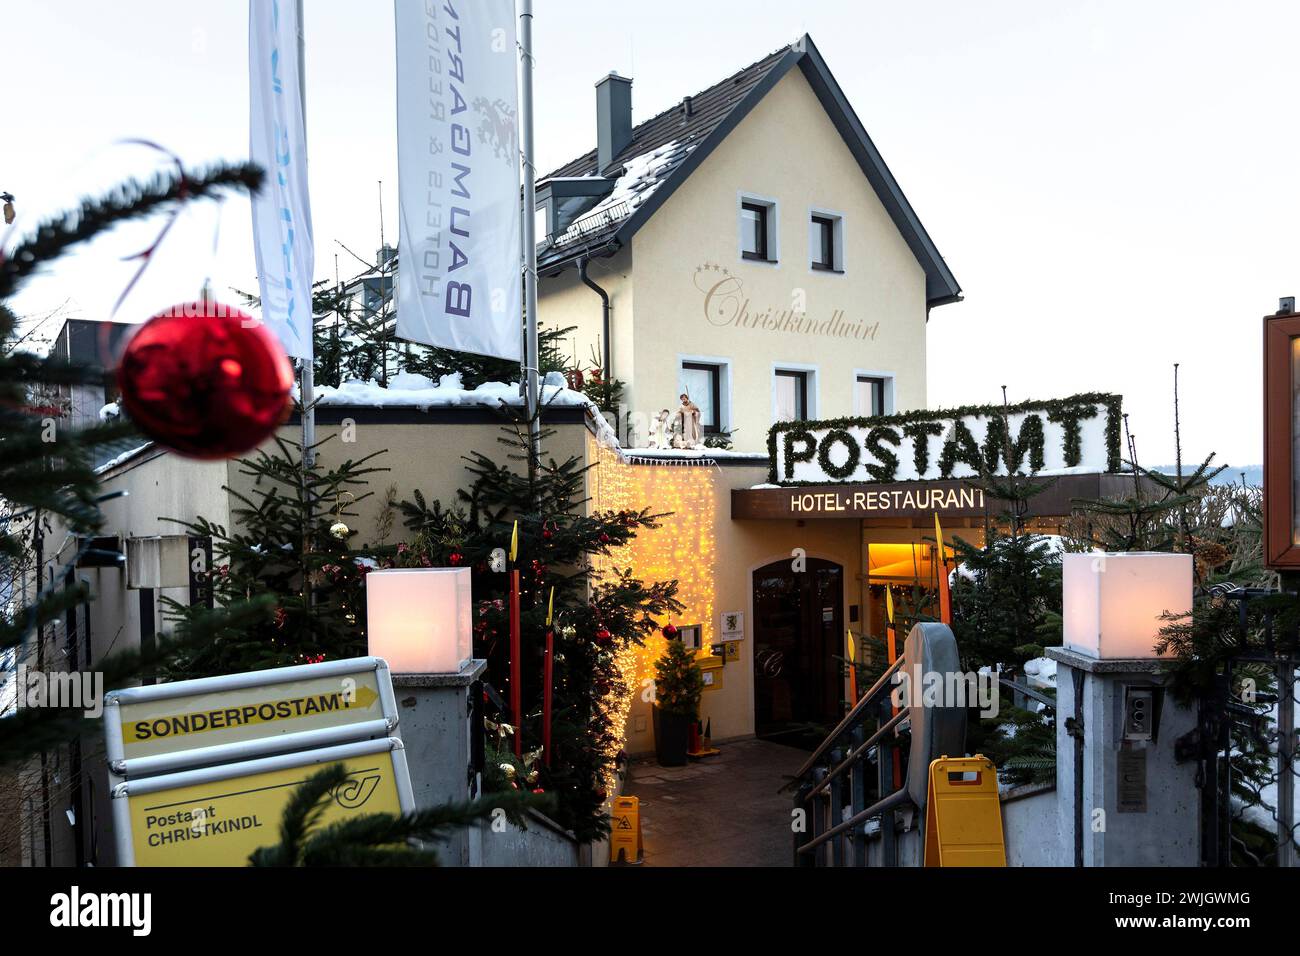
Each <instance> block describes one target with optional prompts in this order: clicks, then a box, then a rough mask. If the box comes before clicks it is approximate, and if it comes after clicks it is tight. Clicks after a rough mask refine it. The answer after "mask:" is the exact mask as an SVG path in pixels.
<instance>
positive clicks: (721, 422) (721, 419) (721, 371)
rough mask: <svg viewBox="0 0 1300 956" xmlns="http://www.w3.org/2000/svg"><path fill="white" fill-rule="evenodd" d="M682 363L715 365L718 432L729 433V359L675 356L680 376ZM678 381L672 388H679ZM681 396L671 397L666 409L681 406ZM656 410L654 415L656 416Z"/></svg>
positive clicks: (715, 356) (713, 356)
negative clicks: (716, 371) (716, 372)
mask: <svg viewBox="0 0 1300 956" xmlns="http://www.w3.org/2000/svg"><path fill="white" fill-rule="evenodd" d="M683 362H695V363H697V364H699V365H716V366H718V431H720V432H722V433H723V434H726V433H728V432H730V431H731V359H729V358H723V357H722V356H719V355H686V354H684V353H680V352H679V353H678V354H677V373H678V375H679V376H680V374H681V371H682V363H683ZM678 381H680V379H677V380H675V382H674V385H673V387H674V388H680V387H681V386H680V385H678V384H677V382H678ZM681 401H682V399H681V395H680V393H679V394H676V395H674V396H673V404H671V405H669V406H668V407H669V408H670V409H671V408H676V407H677V406H678V405H680V404H681ZM658 413H659V412H658V409H656V410H655V413H654V414H656V415H657V414H658ZM710 434H711V433H710Z"/></svg>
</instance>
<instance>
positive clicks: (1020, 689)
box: [998, 677, 1056, 708]
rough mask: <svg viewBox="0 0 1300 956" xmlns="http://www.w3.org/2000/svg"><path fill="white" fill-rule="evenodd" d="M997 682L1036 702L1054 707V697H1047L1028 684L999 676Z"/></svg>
mask: <svg viewBox="0 0 1300 956" xmlns="http://www.w3.org/2000/svg"><path fill="white" fill-rule="evenodd" d="M998 683H999V684H1001V685H1002V686H1003V687H1010V688H1011V689H1012V690H1013V691H1015V692H1016V693H1017V694H1023V695H1024V696H1025V697H1028V698H1029V699H1030V700H1036V701H1038V703H1040V704H1046V705H1047V706H1048V707H1053V708H1054V707H1056V700H1055V699H1054V698H1052V697H1048V696H1047V695H1046V694H1044V693H1042V692H1041V691H1038V690H1035V689H1034V688H1032V687H1030V686H1029V685H1028V684H1022V683H1020V682H1019V681H1017V680H1012V679H1011V678H1010V677H999V678H998Z"/></svg>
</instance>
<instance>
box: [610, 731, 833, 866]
mask: <svg viewBox="0 0 1300 956" xmlns="http://www.w3.org/2000/svg"><path fill="white" fill-rule="evenodd" d="M718 747H719V749H720V750H721V751H722V752H721V753H720V754H718V755H717V756H715V757H706V758H704V759H703V760H698V761H694V760H693V761H691V762H690V763H688V764H687V765H686V766H685V767H661V766H659V764H658V763H656V762H655V759H654V757H653V756H650V757H647V758H638V759H636V760H633V761H632V763H631V768H630V769H631V773H630V775H629V779H628V782H627V785H626V786H625V787H624V793H626V794H627V795H628V796H633V797H639V798H640V799H641V833H642V838H643V840H644V842H645V863H644V864H643V865H644V866H789V865H790V854H791V852H792V850H791V847H792V843H793V837H792V836H791V833H790V810H791V806H792V803H791V795H790V794H789V793H778V792H777V791H778V790H779V789H780V788H781V787H782V786H783V785H785V784H786V783H787V782H789V778H790V777H793V776H794V773H795V771H796V770H798V769H799V767H800V765H802V764H803V762H804V760H806V759H807V758H808V752H807V751H804V750H798V749H796V748H794V747H786V746H783V745H781V744H774V743H771V742H769V741H766V740H753V739H750V740H737V741H732V742H731V743H724V744H719V745H718Z"/></svg>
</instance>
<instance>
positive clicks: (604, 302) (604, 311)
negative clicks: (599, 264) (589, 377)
mask: <svg viewBox="0 0 1300 956" xmlns="http://www.w3.org/2000/svg"><path fill="white" fill-rule="evenodd" d="M588 258H589V256H585V255H584V256H583V257H582V258H581V259H579V260H578V278H579V279H581V280H582V284H583V285H585V286H586V287H587V288H588V289H590V290H591V291H592V292H594V293H596V295H598V296H600V312H601V320H602V324H603V326H604V329H605V341H604V353H605V354H604V366H603V367H602V368H601V374H602V375H603V376H604V379H605V381H606V382H612V381H613V380H614V370H613V369H612V368H611V367H610V347H609V324H610V323H609V315H610V308H609V293H608V292H606V291H605V290H604V289H602V288H601V287H600V286H599V285H597V284H596V282H595V281H594V280H593V279H592V278H591V277H590V276H588V275H587V260H588Z"/></svg>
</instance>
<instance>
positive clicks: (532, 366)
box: [299, 0, 542, 475]
mask: <svg viewBox="0 0 1300 956" xmlns="http://www.w3.org/2000/svg"><path fill="white" fill-rule="evenodd" d="M299 2H300V3H301V2H302V0H299ZM518 3H519V55H520V60H521V67H522V69H521V76H520V86H519V129H520V136H519V139H520V147H521V152H522V155H523V167H524V169H523V172H524V195H523V245H524V249H523V253H524V361H523V365H522V368H521V371H522V372H523V376H524V402H525V410H526V412H527V414H528V471H529V474H530V475H531V474H532V473H533V470H534V469H535V468H536V467H537V463H538V462H539V461H540V460H541V437H542V436H541V431H542V421H541V413H540V410H539V407H538V382H537V378H538V375H537V367H538V364H539V361H538V354H537V353H538V348H537V234H536V230H537V222H536V217H535V215H534V209H535V208H536V206H537V169H536V167H535V166H534V165H533V162H534V160H533V0H518Z"/></svg>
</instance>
